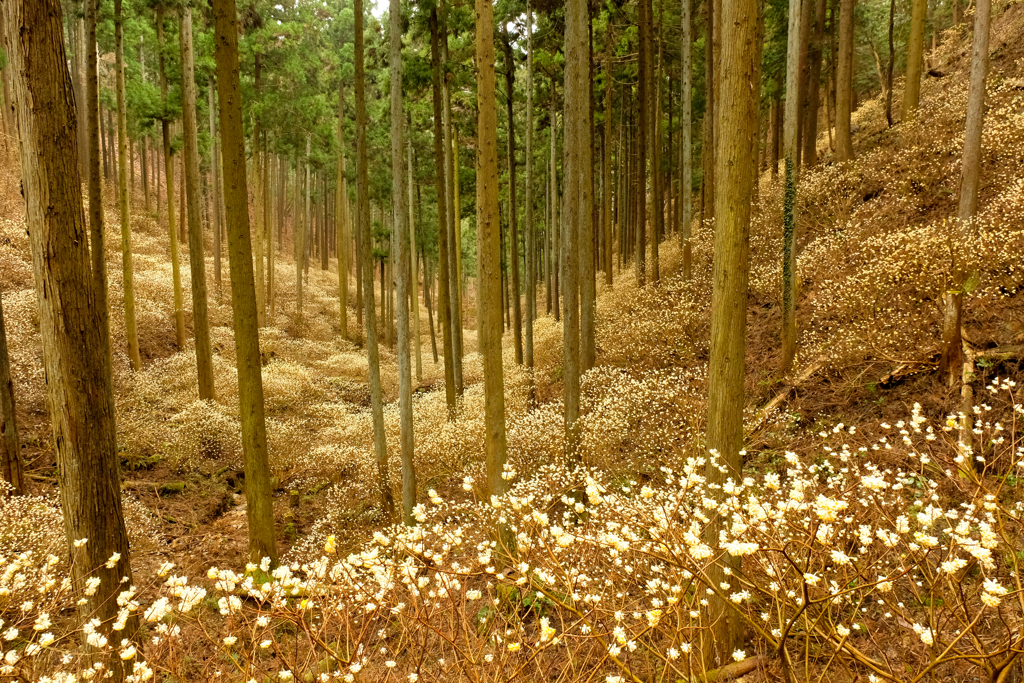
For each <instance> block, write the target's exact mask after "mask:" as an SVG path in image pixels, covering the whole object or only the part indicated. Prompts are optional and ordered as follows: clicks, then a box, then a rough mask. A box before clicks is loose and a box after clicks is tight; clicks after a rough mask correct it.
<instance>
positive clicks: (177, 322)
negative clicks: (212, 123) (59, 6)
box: [89, 0, 185, 350]
mask: <svg viewBox="0 0 1024 683" xmlns="http://www.w3.org/2000/svg"><path fill="white" fill-rule="evenodd" d="M89 1H90V2H94V1H95V0H89ZM156 36H157V42H158V43H159V45H160V48H159V56H160V101H161V102H162V103H163V106H164V108H165V110H166V107H167V69H166V65H165V64H164V9H163V6H162V5H158V6H157V8H156ZM160 128H161V130H162V132H163V141H164V175H165V176H166V178H167V192H166V196H167V232H168V234H169V235H170V238H171V281H172V284H173V287H174V334H175V339H176V341H177V342H178V349H179V350H184V348H185V312H184V304H183V303H182V296H181V266H180V263H179V258H180V251H179V249H178V230H177V228H176V227H175V224H174V157H173V156H171V122H170V120H168V119H167V114H166V111H165V112H164V113H163V114H161V118H160Z"/></svg>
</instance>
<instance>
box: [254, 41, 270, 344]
mask: <svg viewBox="0 0 1024 683" xmlns="http://www.w3.org/2000/svg"><path fill="white" fill-rule="evenodd" d="M254 75H255V86H256V100H257V101H259V99H260V91H261V90H262V86H263V83H262V81H263V78H262V76H263V60H262V55H261V54H260V53H259V52H257V53H256V56H255V63H254ZM261 123H262V122H261V121H260V117H259V116H254V119H253V127H252V168H253V175H254V176H255V177H254V178H253V206H252V209H253V217H254V218H255V219H256V225H255V226H254V227H255V232H254V235H253V240H252V243H253V258H254V261H255V265H256V268H255V271H254V273H253V275H254V277H255V278H256V319H257V324H258V325H259V326H260V327H263V326H264V325H265V324H266V311H267V302H266V289H264V287H265V286H266V285H265V282H266V280H265V279H264V276H263V245H264V243H265V240H266V237H265V236H266V233H267V226H266V217H265V214H264V211H263V206H264V188H263V176H264V175H266V169H265V168H264V164H263V154H262V148H261V143H262V142H263V139H262V137H263V136H262V125H261Z"/></svg>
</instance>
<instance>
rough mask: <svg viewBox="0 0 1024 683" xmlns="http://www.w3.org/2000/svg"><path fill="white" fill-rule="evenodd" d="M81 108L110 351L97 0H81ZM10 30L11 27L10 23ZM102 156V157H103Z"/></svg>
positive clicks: (96, 278) (100, 313)
mask: <svg viewBox="0 0 1024 683" xmlns="http://www.w3.org/2000/svg"><path fill="white" fill-rule="evenodd" d="M85 2H86V10H85V38H86V43H85V44H86V59H85V110H86V111H87V112H88V117H89V122H88V131H89V135H88V138H89V245H90V248H91V254H92V276H93V284H94V286H95V287H96V301H97V304H98V305H97V308H96V313H95V314H96V317H97V318H98V319H99V322H100V328H101V333H102V342H103V348H104V350H105V351H106V353H107V354H108V355H109V354H110V310H109V307H110V302H109V301H108V299H107V260H106V244H105V240H104V227H103V186H102V179H101V178H100V116H101V113H100V103H99V72H98V70H97V69H98V61H99V55H98V54H97V45H96V19H97V17H96V15H97V13H98V11H99V0H85ZM8 25H9V26H11V27H12V28H11V32H13V31H14V29H13V27H14V26H19V24H11V23H8ZM104 159H106V157H105V156H104Z"/></svg>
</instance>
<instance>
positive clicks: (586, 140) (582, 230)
mask: <svg viewBox="0 0 1024 683" xmlns="http://www.w3.org/2000/svg"><path fill="white" fill-rule="evenodd" d="M589 7H590V6H589V4H584V5H583V10H584V14H583V22H584V25H583V29H584V39H585V46H586V52H585V59H586V61H585V62H583V63H582V64H581V65H578V66H583V73H582V75H577V76H576V77H577V78H582V79H583V81H582V92H581V93H580V95H581V96H582V97H583V98H584V102H585V103H586V111H585V114H586V115H585V117H584V122H585V123H586V129H585V130H584V131H583V132H582V133H580V143H579V144H581V145H583V146H584V147H586V150H585V153H584V154H583V156H582V159H581V165H580V167H579V168H580V178H581V189H582V190H583V193H582V194H581V195H580V196H579V197H578V198H577V199H576V201H577V202H579V203H578V205H577V210H578V211H580V212H581V213H580V215H579V218H578V220H579V223H578V225H577V226H576V240H577V243H578V245H579V254H578V256H577V258H578V266H577V269H578V270H577V280H578V282H579V294H578V296H579V302H580V366H579V373H580V375H582V374H583V373H585V372H586V371H587V370H589V369H590V368H592V367H594V362H595V360H596V356H597V348H596V342H595V339H594V337H595V336H596V335H597V282H596V279H595V276H594V274H595V271H594V253H595V245H594V239H595V231H594V226H595V223H596V221H597V214H596V213H595V211H594V208H595V202H594V78H593V74H592V73H591V70H590V65H591V62H592V61H593V58H594V49H593V47H594V46H593V35H592V30H591V29H592V25H591V22H590V9H589ZM567 80H568V78H567ZM577 85H580V84H577ZM659 197H660V195H659ZM659 201H660V199H659ZM654 253H655V254H657V253H658V252H657V249H655V252H654Z"/></svg>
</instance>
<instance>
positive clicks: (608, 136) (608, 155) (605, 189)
mask: <svg viewBox="0 0 1024 683" xmlns="http://www.w3.org/2000/svg"><path fill="white" fill-rule="evenodd" d="M686 2H688V0H683V3H684V4H685V3H686ZM684 11H685V10H684ZM684 49H686V48H684ZM613 50H614V44H613V41H612V31H611V30H609V31H608V34H607V36H606V43H605V51H604V145H603V147H602V148H601V152H602V155H601V156H602V162H601V227H602V228H603V235H604V241H603V243H602V247H603V251H602V254H601V264H602V266H603V268H604V283H605V284H606V285H607V286H609V287H611V286H612V280H613V275H612V91H613V90H614V87H613V83H614V75H613V74H612V51H613Z"/></svg>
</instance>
